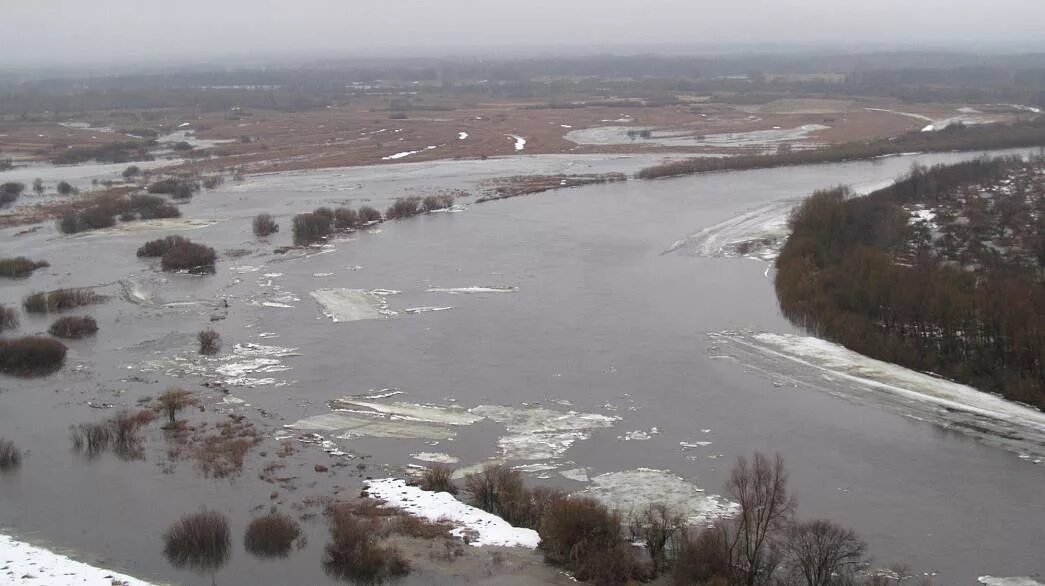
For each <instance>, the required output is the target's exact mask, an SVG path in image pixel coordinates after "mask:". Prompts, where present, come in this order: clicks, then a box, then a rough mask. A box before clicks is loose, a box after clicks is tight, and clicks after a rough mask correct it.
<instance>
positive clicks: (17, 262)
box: [0, 256, 51, 279]
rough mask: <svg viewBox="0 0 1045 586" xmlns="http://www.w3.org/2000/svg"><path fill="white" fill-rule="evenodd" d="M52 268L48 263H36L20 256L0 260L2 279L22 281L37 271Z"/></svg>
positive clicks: (42, 261)
mask: <svg viewBox="0 0 1045 586" xmlns="http://www.w3.org/2000/svg"><path fill="white" fill-rule="evenodd" d="M49 266H51V265H50V263H48V262H47V261H44V260H41V261H34V260H29V259H28V258H25V257H24V256H18V257H14V258H0V277H8V278H13V279H21V278H24V277H28V276H29V275H31V274H33V271H35V270H36V269H42V268H45V267H49Z"/></svg>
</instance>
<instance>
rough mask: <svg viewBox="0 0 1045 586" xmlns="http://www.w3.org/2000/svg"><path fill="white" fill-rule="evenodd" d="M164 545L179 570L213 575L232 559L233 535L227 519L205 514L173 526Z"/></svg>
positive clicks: (182, 520)
mask: <svg viewBox="0 0 1045 586" xmlns="http://www.w3.org/2000/svg"><path fill="white" fill-rule="evenodd" d="M163 544H164V546H163V553H164V555H166V556H167V560H168V561H170V563H171V564H172V565H174V566H175V567H178V568H190V569H194V570H200V571H213V570H216V569H218V568H220V567H221V566H223V565H225V562H227V561H228V559H229V554H230V550H231V546H232V532H231V531H230V530H229V521H228V519H227V518H226V517H225V515H222V514H221V513H219V512H217V511H207V510H203V511H200V512H199V513H194V514H191V515H186V516H184V517H182V518H181V519H180V520H179V521H177V522H175V523H174V524H173V525H171V526H170V528H169V529H167V531H166V533H164V534H163Z"/></svg>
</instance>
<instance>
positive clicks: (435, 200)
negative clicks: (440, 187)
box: [421, 195, 454, 212]
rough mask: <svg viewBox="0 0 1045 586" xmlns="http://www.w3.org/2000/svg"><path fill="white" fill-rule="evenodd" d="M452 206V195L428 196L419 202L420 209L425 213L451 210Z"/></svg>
mask: <svg viewBox="0 0 1045 586" xmlns="http://www.w3.org/2000/svg"><path fill="white" fill-rule="evenodd" d="M453 206H454V196H452V195H429V196H427V197H425V198H424V200H422V202H421V208H422V209H424V211H426V212H434V211H435V210H445V209H449V208H452V207H453Z"/></svg>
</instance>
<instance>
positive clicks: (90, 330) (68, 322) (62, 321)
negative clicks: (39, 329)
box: [47, 315, 98, 339]
mask: <svg viewBox="0 0 1045 586" xmlns="http://www.w3.org/2000/svg"><path fill="white" fill-rule="evenodd" d="M47 331H48V333H50V334H51V335H52V336H55V337H58V338H71V339H80V338H83V337H85V336H93V335H94V334H96V333H97V332H98V322H96V321H94V318H93V317H91V316H89V315H85V316H79V317H72V316H69V317H61V318H58V319H57V320H55V322H54V323H53V324H51V327H50V328H49V329H48V330H47Z"/></svg>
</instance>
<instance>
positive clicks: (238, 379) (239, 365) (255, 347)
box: [214, 343, 301, 387]
mask: <svg viewBox="0 0 1045 586" xmlns="http://www.w3.org/2000/svg"><path fill="white" fill-rule="evenodd" d="M300 355H301V354H299V353H297V348H283V347H281V346H266V345H263V344H251V343H247V344H236V345H235V346H233V349H232V353H231V354H229V355H225V356H222V357H220V358H219V360H220V361H221V362H222V364H220V365H219V366H217V367H216V368H214V372H215V373H216V374H217V375H219V377H221V381H222V382H223V383H224V384H226V385H230V386H237V387H257V386H264V385H273V384H277V383H278V381H277V380H276V379H274V378H272V377H258V376H252V375H258V374H273V373H277V372H284V371H287V370H290V367H289V366H287V365H286V364H284V362H283V359H284V358H288V357H292V356H300Z"/></svg>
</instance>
